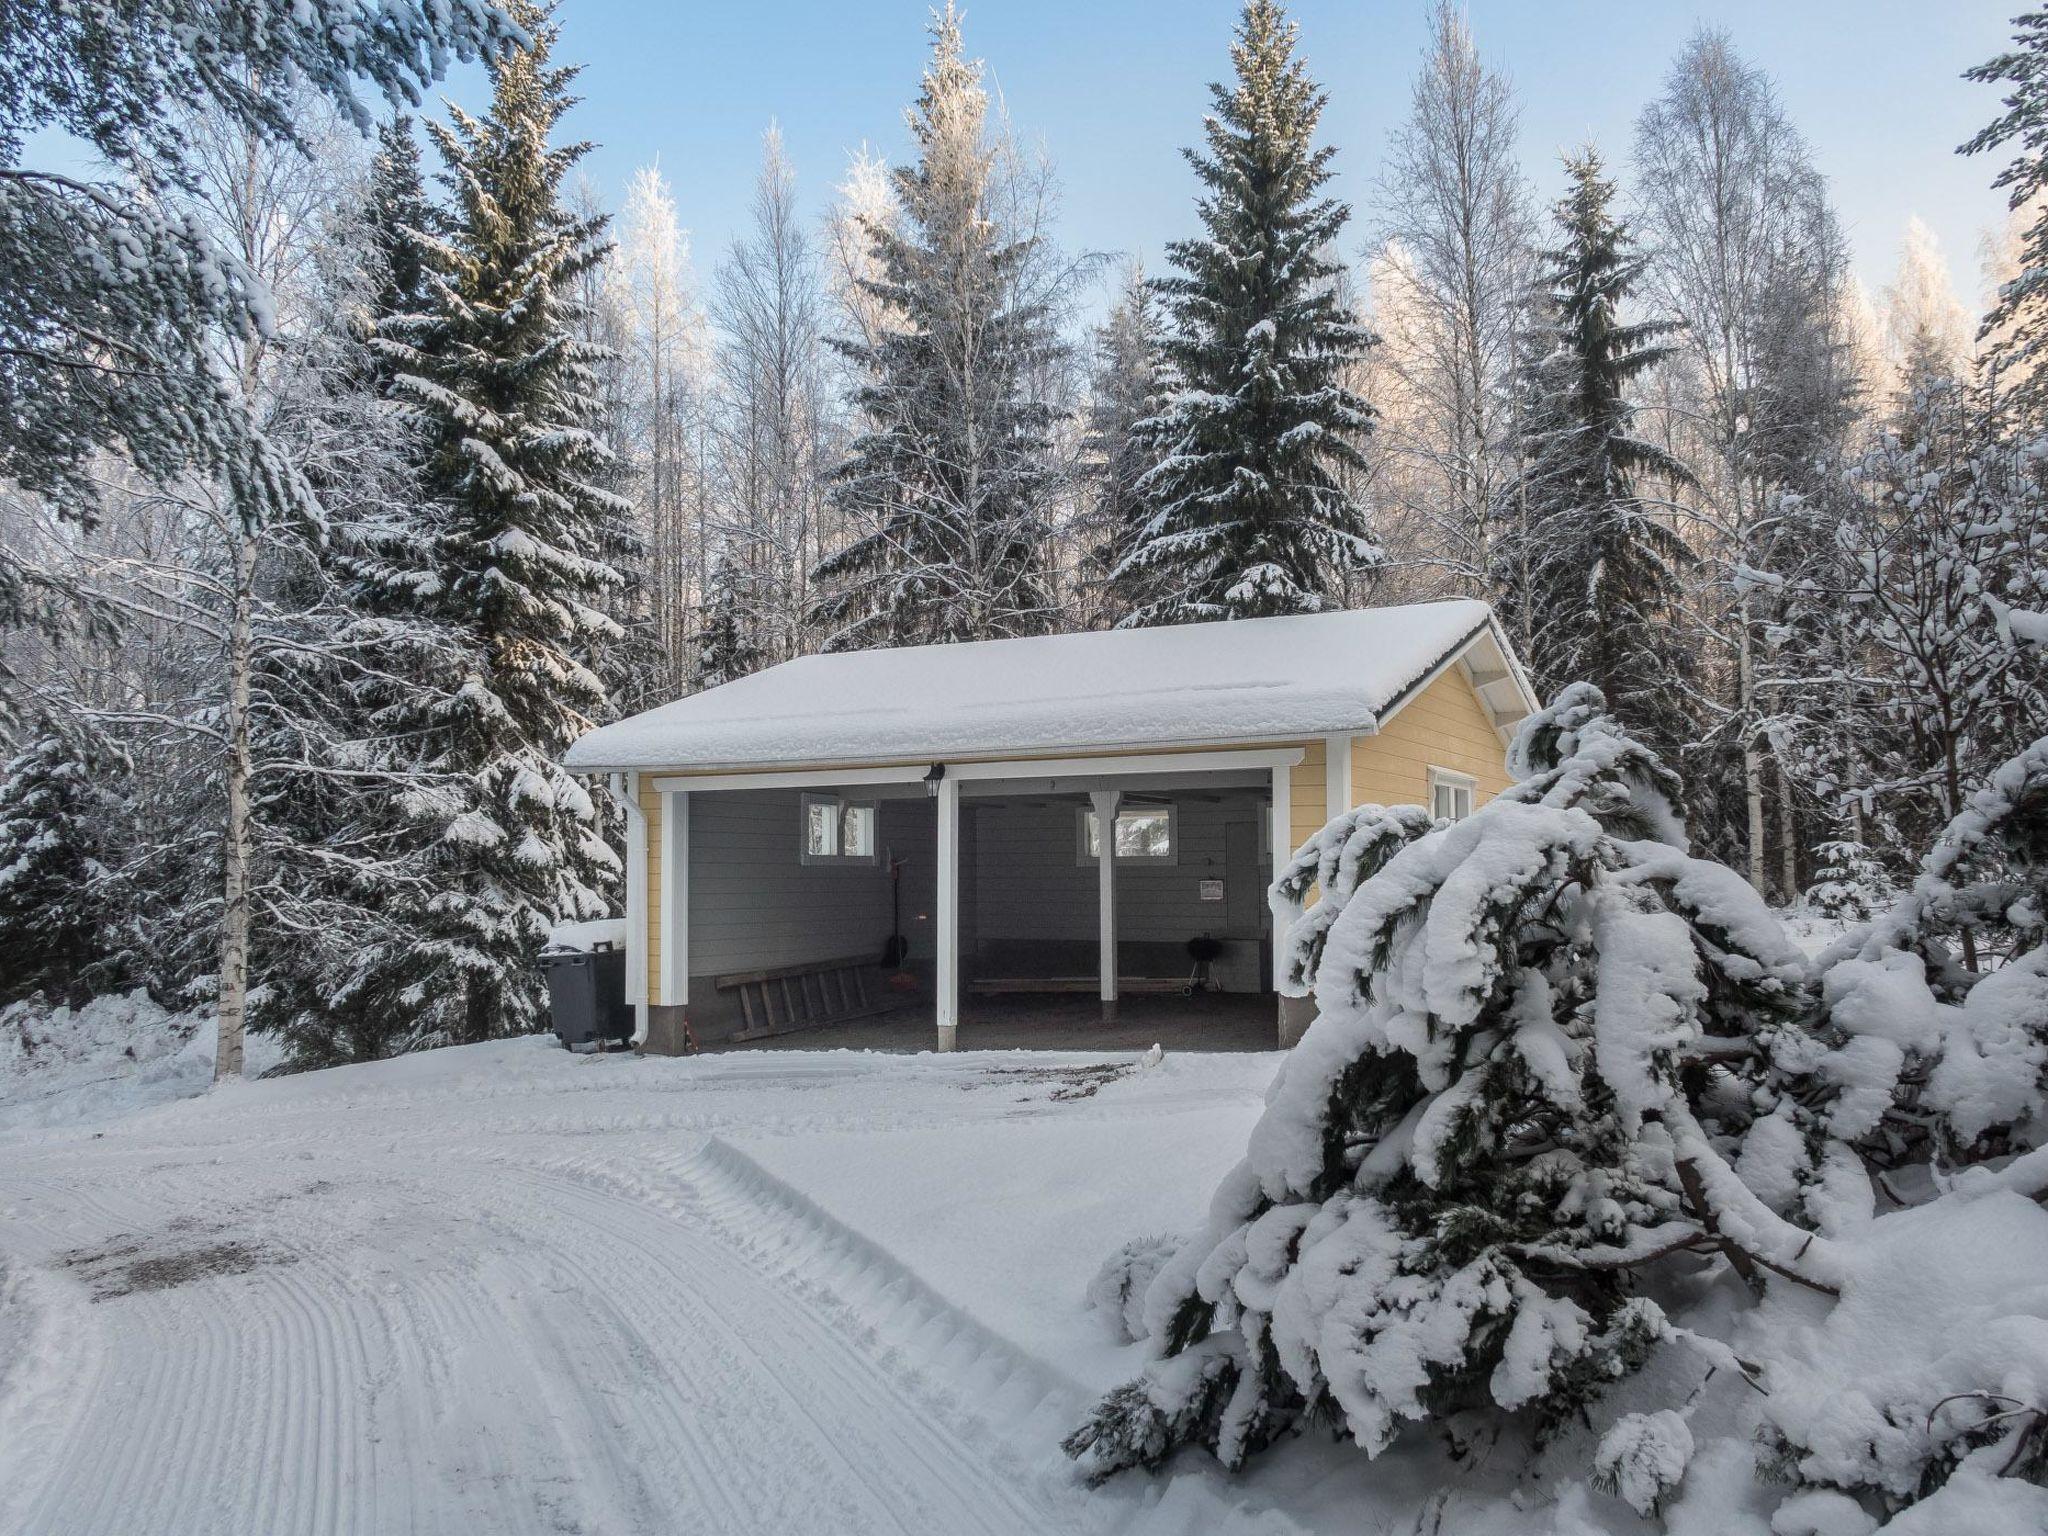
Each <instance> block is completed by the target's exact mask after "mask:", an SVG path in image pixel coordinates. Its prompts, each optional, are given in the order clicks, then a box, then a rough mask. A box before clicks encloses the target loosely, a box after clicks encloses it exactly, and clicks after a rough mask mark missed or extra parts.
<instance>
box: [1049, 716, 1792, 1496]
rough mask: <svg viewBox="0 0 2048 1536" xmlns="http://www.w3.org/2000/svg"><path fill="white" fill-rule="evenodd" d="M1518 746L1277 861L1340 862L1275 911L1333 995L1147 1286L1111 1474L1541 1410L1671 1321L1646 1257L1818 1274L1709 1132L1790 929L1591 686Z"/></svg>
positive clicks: (1626, 1365) (1529, 1419)
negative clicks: (1681, 807)
mask: <svg viewBox="0 0 2048 1536" xmlns="http://www.w3.org/2000/svg"><path fill="white" fill-rule="evenodd" d="M1512 766H1513V768H1514V770H1515V772H1516V774H1517V776H1518V782H1517V783H1516V784H1515V785H1514V787H1513V788H1512V789H1510V790H1509V791H1508V792H1507V793H1506V794H1503V795H1502V796H1500V797H1499V798H1498V799H1496V800H1494V801H1492V802H1490V803H1489V804H1487V805H1485V806H1483V807H1482V808H1481V809H1480V810H1479V811H1478V812H1477V813H1476V814H1474V815H1473V816H1471V817H1470V818H1468V819H1467V820H1465V821H1462V822H1458V823H1455V824H1437V825H1435V826H1431V825H1430V824H1429V823H1428V822H1427V821H1426V819H1425V818H1424V817H1423V816H1422V815H1421V813H1420V812H1419V811H1417V810H1416V809H1415V808H1412V807H1406V808H1399V809H1396V810H1392V811H1388V810H1382V809H1380V808H1378V807H1365V808H1362V809H1360V810H1358V811H1354V812H1351V813H1349V814H1348V815H1347V816H1345V817H1341V818H1339V819H1338V820H1337V821H1336V822H1333V823H1332V825H1331V826H1330V827H1329V828H1328V829H1326V831H1325V832H1324V833H1323V834H1322V835H1321V836H1320V837H1318V838H1317V839H1315V840H1314V841H1312V842H1311V843H1310V844H1309V845H1308V846H1307V847H1306V848H1304V849H1303V850H1302V852H1301V854H1300V855H1299V857H1298V858H1297V860H1296V863H1295V865H1294V867H1293V868H1292V869H1291V870H1289V871H1287V872H1285V873H1284V874H1283V875H1282V877H1281V882H1280V884H1281V888H1282V889H1283V890H1295V891H1298V890H1301V889H1302V888H1304V887H1305V886H1306V885H1307V884H1308V882H1309V881H1310V879H1314V880H1315V881H1316V882H1317V883H1318V884H1319V885H1320V886H1321V888H1322V890H1323V892H1324V895H1323V899H1322V901H1321V902H1319V903H1318V905H1317V906H1316V907H1312V908H1310V909H1309V911H1308V912H1307V913H1306V914H1304V916H1303V917H1302V918H1301V919H1300V921H1299V922H1298V923H1297V924H1296V926H1295V927H1294V929H1293V930H1292V931H1291V933H1290V935H1289V941H1288V942H1289V946H1290V949H1291V951H1292V959H1291V969H1292V974H1293V978H1294V980H1293V983H1292V984H1293V985H1294V986H1296V987H1299V986H1300V985H1302V984H1303V982H1304V980H1305V979H1306V977H1307V975H1308V974H1309V972H1310V971H1313V974H1314V987H1315V996H1316V1001H1317V1003H1318V1005H1319V1008H1320V1016H1319V1017H1318V1018H1317V1019H1316V1021H1315V1023H1314V1024H1312V1025H1311V1026H1310V1027H1309V1030H1308V1033H1307V1034H1306V1035H1305V1036H1304V1037H1303V1039H1302V1041H1301V1043H1300V1044H1299V1045H1298V1046H1296V1047H1295V1049H1294V1051H1293V1053H1292V1054H1291V1055H1290V1056H1289V1057H1288V1059H1287V1061H1286V1062H1285V1064H1284V1065H1283V1066H1282V1068H1281V1071H1280V1075H1279V1076H1278V1077H1277V1078H1276V1080H1275V1082H1274V1085H1273V1088H1272V1090H1271V1091H1270V1093H1269V1094H1268V1098H1267V1107H1266V1111H1265V1113H1264V1115H1263V1116H1262V1118H1261V1119H1260V1121H1259V1124H1258V1125H1257V1126H1256V1127H1255V1128H1254V1130H1253V1132H1252V1136H1251V1142H1250V1147H1249V1151H1248V1154H1247V1156H1246V1158H1245V1160H1244V1161H1243V1162H1242V1163H1241V1164H1239V1166H1238V1167H1237V1169H1236V1170H1235V1171H1234V1172H1232V1173H1231V1174H1230V1175H1229V1176H1228V1177H1227V1178H1226V1179H1225V1180H1224V1182H1223V1184H1222V1186H1221V1187H1220V1188H1219V1190H1218V1191H1217V1194H1216V1196H1215V1199H1214V1202H1213V1204H1212V1206H1211V1209H1210V1216H1209V1222H1208V1225H1207V1227H1206V1229H1205V1230H1204V1231H1203V1232H1202V1233H1200V1234H1199V1235H1198V1236H1197V1237H1196V1238H1195V1239H1194V1240H1192V1241H1191V1242H1189V1243H1188V1244H1187V1245H1186V1246H1185V1247H1184V1248H1182V1249H1181V1250H1180V1252H1179V1253H1178V1254H1177V1255H1176V1256H1175V1257H1174V1259H1173V1260H1172V1261H1171V1262H1170V1263H1169V1264H1168V1265H1167V1266H1166V1267H1165V1268H1164V1269H1163V1270H1162V1271H1161V1272H1160V1275H1159V1277H1158V1278H1157V1279H1156V1280H1155V1281H1154V1282H1153V1284H1152V1286H1151V1287H1150V1289H1149V1290H1148V1292H1147V1294H1146V1297H1145V1302H1144V1308H1143V1311H1144V1320H1145V1322H1146V1324H1147V1326H1148V1329H1149V1331H1150V1333H1151V1336H1152V1339H1153V1342H1154V1347H1155V1348H1156V1350H1157V1353H1158V1358H1157V1360H1156V1361H1155V1363H1154V1364H1153V1365H1152V1366H1150V1367H1149V1368H1148V1369H1147V1371H1146V1373H1145V1374H1144V1376H1143V1377H1142V1378H1141V1379H1139V1380H1137V1381H1135V1382H1132V1383H1130V1384H1128V1385H1126V1386H1124V1387H1121V1388H1119V1389H1118V1390H1117V1391H1115V1392H1113V1393H1111V1394H1110V1395H1109V1396H1108V1397H1107V1398H1105V1399H1104V1400H1103V1402H1102V1403H1101V1405H1100V1406H1099V1407H1098V1409H1097V1410H1096V1413H1095V1416H1094V1417H1093V1419H1092V1420H1091V1421H1090V1422H1089V1423H1087V1424H1085V1425H1083V1426H1082V1427H1081V1428H1080V1429H1078V1430H1077V1431H1076V1432H1075V1433H1074V1434H1073V1435H1072V1436H1070V1437H1069V1439H1068V1441H1067V1449H1068V1451H1069V1453H1070V1454H1072V1455H1074V1456H1075V1457H1077V1458H1080V1459H1082V1460H1084V1461H1085V1462H1086V1463H1087V1464H1088V1465H1089V1467H1090V1468H1091V1469H1092V1470H1093V1471H1094V1472H1095V1473H1096V1474H1097V1475H1106V1474H1108V1473H1111V1472H1114V1471H1116V1470H1118V1469H1120V1468H1124V1467H1131V1466H1156V1465H1158V1464H1159V1463H1160V1462H1161V1461H1163V1460H1164V1459H1165V1458H1166V1457H1167V1456H1168V1455H1170V1454H1171V1453H1172V1452H1173V1451H1174V1449H1175V1448H1176V1447H1178V1446H1180V1445H1183V1444H1187V1443H1197V1444H1201V1445H1204V1446H1207V1447H1208V1448H1210V1449H1211V1450H1213V1451H1214V1452H1215V1453H1216V1455H1217V1456H1218V1457H1219V1458H1220V1459H1221V1460H1222V1461H1223V1462H1224V1464H1225V1465H1226V1466H1232V1467H1235V1466H1237V1465H1239V1464H1240V1463H1242V1462H1243V1460H1244V1459H1245V1458H1246V1457H1247V1456H1248V1455H1250V1454H1251V1453H1252V1452H1254V1451H1256V1450H1258V1449H1259V1448H1261V1447H1262V1446H1264V1445H1266V1444H1267V1443H1269V1442H1270V1441H1272V1440H1273V1439H1275V1438H1276V1437H1277V1436H1279V1435H1281V1434H1283V1433H1285V1432H1287V1431H1288V1430H1290V1429H1291V1428H1293V1427H1295V1426H1297V1425H1301V1424H1306V1423H1317V1424H1323V1425H1328V1426H1331V1427H1332V1428H1334V1429H1335V1430H1336V1431H1337V1432H1338V1433H1340V1434H1342V1435H1344V1436H1347V1437H1348V1438H1350V1439H1351V1440H1353V1441H1354V1442H1355V1443H1356V1444H1357V1445H1359V1446H1360V1447H1361V1448H1363V1449H1364V1450H1365V1451H1367V1452H1368V1453H1369V1454H1374V1455H1376V1454H1378V1453H1379V1452H1381V1451H1382V1450H1384V1449H1385V1448H1386V1447H1387V1446H1388V1445H1389V1444H1391V1443H1392V1441H1393V1440H1394V1438H1395V1436H1396V1435H1397V1434H1398V1433H1399V1432H1400V1430H1401V1428H1402V1426H1403V1425H1404V1424H1405V1423H1409V1422H1414V1421H1424V1422H1439V1423H1440V1422H1443V1421H1445V1420H1447V1419H1448V1418H1450V1417H1451V1416H1453V1415H1458V1414H1471V1415H1476V1416H1478V1417H1479V1418H1482V1419H1483V1418H1485V1417H1487V1416H1491V1417H1493V1418H1495V1419H1496V1420H1499V1421H1510V1420H1519V1421H1521V1422H1523V1423H1525V1424H1527V1425H1528V1427H1529V1428H1530V1430H1531V1431H1532V1433H1533V1434H1534V1435H1535V1436H1536V1437H1537V1438H1538V1439H1541V1438H1542V1437H1543V1435H1544V1434H1545V1433H1546V1432H1547V1431H1548V1430H1550V1429H1551V1428H1552V1427H1554V1426H1556V1425H1558V1424H1560V1423H1562V1422H1563V1421H1564V1420H1565V1419H1566V1418H1567V1417H1568V1416H1571V1415H1574V1414H1576V1413H1577V1412H1579V1411H1580V1410H1581V1409H1583V1408H1584V1407H1585V1406H1586V1405H1587V1404H1588V1403H1590V1402H1591V1401H1592V1400H1593V1399H1594V1398H1596V1397H1597V1396H1598V1395H1599V1394H1600V1393H1601V1392H1602V1391H1603V1390H1605V1389H1606V1388H1607V1387H1608V1386H1610V1385H1611V1384H1612V1383H1613V1382H1614V1381H1615V1380H1616V1379H1618V1378H1619V1377H1621V1376H1623V1375H1625V1374H1627V1373H1628V1372H1630V1371H1632V1370H1634V1369H1635V1368H1637V1367H1638V1366H1640V1365H1641V1364H1642V1363H1643V1362H1644V1361H1645V1360H1646V1359H1647V1358H1648V1356H1649V1355H1650V1354H1651V1352H1652V1351H1653V1350H1654V1349H1655V1348H1656V1347H1657V1346H1658V1344H1659V1343H1660V1341H1664V1340H1667V1339H1670V1338H1672V1337H1674V1335H1675V1334H1676V1332H1677V1330H1676V1329H1675V1328H1674V1326H1673V1325H1672V1324H1671V1323H1670V1322H1669V1321H1668V1320H1667V1319H1666V1318H1665V1317H1664V1316H1663V1315H1662V1313H1661V1312H1660V1311H1659V1310H1658V1308H1657V1307H1656V1306H1655V1305H1654V1304H1653V1303H1652V1302H1651V1301H1650V1300H1649V1299H1648V1298H1647V1297H1645V1296H1644V1295H1643V1294H1642V1290H1641V1284H1640V1272H1641V1271H1642V1270H1644V1269H1645V1268H1647V1267H1648V1266H1651V1265H1653V1264H1655V1263H1656V1262H1657V1261H1658V1260H1659V1259H1660V1258H1663V1257H1666V1256H1669V1255H1673V1254H1677V1253H1680V1252H1694V1253H1711V1252H1720V1253H1723V1254H1725V1255H1726V1257H1727V1258H1728V1260H1729V1262H1731V1263H1732V1264H1734V1265H1735V1266H1736V1268H1737V1269H1738V1271H1740V1272H1741V1273H1743V1274H1744V1275H1745V1276H1750V1275H1756V1274H1759V1273H1764V1272H1772V1271H1775V1272H1779V1273H1784V1274H1792V1275H1800V1276H1801V1277H1802V1278H1807V1279H1810V1280H1816V1281H1819V1282H1825V1280H1826V1278H1827V1277H1826V1275H1825V1273H1823V1274H1821V1275H1819V1276H1816V1275H1814V1274H1813V1273H1811V1271H1812V1269H1814V1268H1817V1267H1821V1266H1824V1265H1825V1264H1826V1263H1827V1262H1828V1254H1827V1253H1826V1251H1825V1249H1823V1251H1822V1254H1821V1255H1820V1257H1818V1258H1816V1257H1814V1256H1813V1255H1812V1254H1809V1253H1808V1252H1807V1251H1806V1245H1807V1244H1808V1242H1809V1241H1810V1240H1811V1238H1812V1233H1811V1232H1809V1231H1807V1230H1806V1229H1804V1228H1802V1227H1799V1226H1797V1225H1795V1224H1793V1223H1791V1222H1789V1221H1787V1220H1785V1219H1783V1218H1782V1217H1780V1216H1778V1215H1777V1214H1776V1213H1775V1212H1773V1211H1771V1210H1770V1209H1768V1208H1767V1207H1766V1206H1765V1205H1764V1204H1763V1202H1762V1201H1760V1200H1758V1199H1757V1197H1756V1196H1754V1195H1753V1194H1751V1193H1750V1192H1749V1190H1748V1189H1747V1187H1746V1186H1745V1185H1744V1184H1743V1183H1742V1182H1741V1180H1740V1179H1738V1178H1737V1176H1736V1174H1735V1172H1734V1170H1733V1168H1732V1167H1731V1166H1730V1164H1729V1162H1728V1160H1727V1156H1726V1154H1727V1152H1728V1150H1729V1149H1730V1142H1729V1140H1728V1138H1729V1137H1731V1136H1733V1135H1735V1134H1737V1133H1739V1132H1740V1131H1741V1130H1742V1129H1744V1128H1745V1124H1746V1117H1747V1099H1746V1096H1745V1095H1743V1094H1741V1093H1733V1094H1731V1093H1728V1092H1726V1090H1725V1084H1726V1078H1727V1074H1728V1072H1729V1070H1730V1069H1729V1067H1728V1066H1727V1065H1726V1063H1729V1062H1734V1061H1739V1060H1740V1059H1741V1058H1742V1057H1743V1055H1744V1054H1745V1053H1747V1052H1748V1051H1749V1050H1750V1049H1751V1047H1752V1043H1753V1039H1754V1037H1755V1036H1756V1035H1757V1033H1758V1032H1759V1031H1760V1030H1761V1029H1764V1028H1766V1027H1768V1026H1769V1025H1770V1023H1771V1022H1772V1021H1778V1020H1789V1019H1792V1018H1794V1017H1796V1016H1797V1015H1799V1014H1800V1013H1801V1012H1802V1011H1803V1010H1804V1009H1805V1007H1806V1006H1807V1002H1808V999H1807V996H1806V989H1805V982H1804V977H1805V970H1804V966H1803V963H1802V960H1801V958H1800V956H1799V955H1798V954H1797V952H1796V951H1795V950H1794V949H1793V948H1792V946H1791V945H1790V944H1789V942H1788V941H1787V940H1786V938H1785V937H1784V935H1783V934H1782V932H1781V930H1780V928H1779V926H1778V923H1777V921H1776V920H1775V918H1774V917H1773V916H1772V915H1771V913H1770V912H1769V910H1768V909H1767V908H1766V907H1764V905H1763V903H1762V901H1761V899H1760V898H1759V897H1758V896H1757V895H1756V894H1755V893H1754V892H1753V891H1752V890H1751V889H1750V888H1749V887H1748V886H1747V885H1746V884H1745V883H1744V882H1743V881H1742V880H1741V879H1740V878H1739V877H1738V876H1736V875H1735V874H1734V872H1733V871H1731V870H1728V869H1726V868H1724V867H1722V866H1720V865H1716V864H1711V863H1706V862H1703V861H1700V860H1696V859H1694V858H1692V857H1690V856H1689V855H1687V854H1686V853H1685V851H1684V849H1683V847H1682V846H1681V843H1682V836H1683V834H1682V830H1681V829H1680V827H1679V825H1678V821H1677V816H1676V812H1675V810H1674V803H1675V799H1676V796H1677V792H1678V785H1677V783H1676V781H1675V780H1674V778H1673V777H1672V775H1671V774H1670V773H1668V772H1667V771H1666V770H1665V769H1663V767H1662V766H1661V765H1660V764H1659V763H1658V762H1657V760H1656V759H1655V758H1654V756H1652V755H1651V754H1650V753H1649V752H1648V751H1647V750H1646V749H1645V748H1644V747H1642V746H1641V744H1639V743H1637V742H1635V741H1634V740H1632V739H1631V738H1629V737H1628V736H1626V735H1625V734H1623V733H1622V732H1621V730H1620V729H1619V728H1618V727H1617V726H1616V725H1615V723H1614V721H1613V720H1612V718H1611V717H1610V716H1608V714H1607V713H1606V711H1605V708H1604V705H1603V702H1602V700H1601V698H1600V695H1599V693H1598V691H1597V690H1595V689H1593V688H1590V687H1587V686H1584V685H1578V686H1574V687H1572V688H1569V689H1567V690H1566V691H1565V692H1564V693H1563V694H1562V695H1561V696H1560V697H1559V698H1558V700H1557V702H1556V703H1555V704H1553V705H1552V706H1551V708H1549V709H1548V710H1545V711H1543V712H1541V713H1540V714H1538V715H1537V716H1535V717H1533V718H1532V719H1531V720H1530V721H1528V722H1526V723H1525V725H1524V728H1523V730H1522V731H1521V733H1520V735H1519V737H1518V738H1517V742H1516V745H1515V750H1514V754H1513V758H1512ZM1331 909H1334V912H1332V910H1331ZM1731 1216H1734V1217H1736V1218H1738V1219H1735V1220H1730V1219H1729V1218H1730V1217H1731ZM1695 1343H1696V1346H1697V1347H1699V1348H1701V1349H1702V1350H1705V1351H1706V1352H1707V1353H1708V1354H1709V1356H1710V1357H1712V1358H1715V1359H1717V1360H1720V1361H1722V1362H1724V1363H1725V1362H1726V1360H1727V1357H1726V1356H1725V1353H1723V1352H1720V1351H1719V1350H1718V1348H1717V1347H1716V1346H1712V1345H1708V1344H1705V1343H1704V1342H1700V1341H1695ZM1638 1427H1640V1426H1638ZM1626 1449H1627V1448H1626V1447H1624V1446H1616V1447H1614V1448H1613V1450H1614V1452H1615V1457H1616V1458H1618V1459H1619V1460H1626V1459H1627V1457H1626V1456H1625V1455H1623V1452H1625V1451H1626Z"/></svg>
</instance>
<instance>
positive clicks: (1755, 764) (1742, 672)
mask: <svg viewBox="0 0 2048 1536" xmlns="http://www.w3.org/2000/svg"><path fill="white" fill-rule="evenodd" d="M1735 627H1736V659H1735V709H1736V715H1737V718H1738V719H1739V720H1740V721H1741V722H1742V723H1741V726H1740V729H1741V731H1742V796H1743V803H1744V804H1745V806H1746V807H1747V808H1748V811H1749V883H1750V884H1751V885H1753V886H1755V887H1756V889H1757V894H1759V895H1762V894H1764V757H1763V753H1761V752H1760V751H1758V750H1757V744H1756V721H1755V720H1754V718H1752V717H1753V716H1754V714H1755V712H1756V655H1755V644H1756V641H1755V637H1754V636H1753V635H1752V634H1751V633H1750V627H1749V597H1748V595H1747V594H1744V596H1743V597H1742V599H1741V601H1739V602H1738V603H1737V604H1736V605H1735Z"/></svg>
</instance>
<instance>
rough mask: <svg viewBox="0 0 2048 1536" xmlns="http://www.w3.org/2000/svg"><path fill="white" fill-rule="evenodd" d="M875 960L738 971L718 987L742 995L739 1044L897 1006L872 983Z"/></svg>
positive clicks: (862, 958) (721, 980)
mask: <svg viewBox="0 0 2048 1536" xmlns="http://www.w3.org/2000/svg"><path fill="white" fill-rule="evenodd" d="M873 968H874V960H873V959H872V958H871V957H869V956H866V955H863V956H860V957H859V958H857V959H849V960H814V961H812V962H810V963H809V964H808V965H778V966H775V967H773V968H772V969H769V970H765V971H737V972H735V973H734V974H732V975H730V976H720V977H718V978H717V979H716V980H715V982H714V983H713V984H714V985H715V986H716V987H717V988H718V990H719V991H721V992H737V993H738V994H739V999H740V1018H741V1021H742V1022H741V1026H740V1031H739V1033H738V1034H736V1035H734V1036H733V1037H732V1038H733V1039H735V1040H759V1039H761V1038H762V1037H763V1036H766V1035H786V1034H789V1033H790V1032H792V1031H793V1030H799V1029H817V1028H819V1027H821V1026H823V1025H826V1024H843V1023H845V1022H846V1021H847V1020H849V1019H861V1018H866V1017H867V1016H868V1015H870V1014H875V1013H884V1012H887V1011H888V1010H889V1009H890V1008H893V1007H895V1006H896V1004H897V999H896V998H894V997H892V996H891V995H889V994H888V993H887V992H886V991H884V990H882V989H880V988H877V987H874V986H872V985H870V981H869V976H868V973H869V971H871V970H872V969H873Z"/></svg>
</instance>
